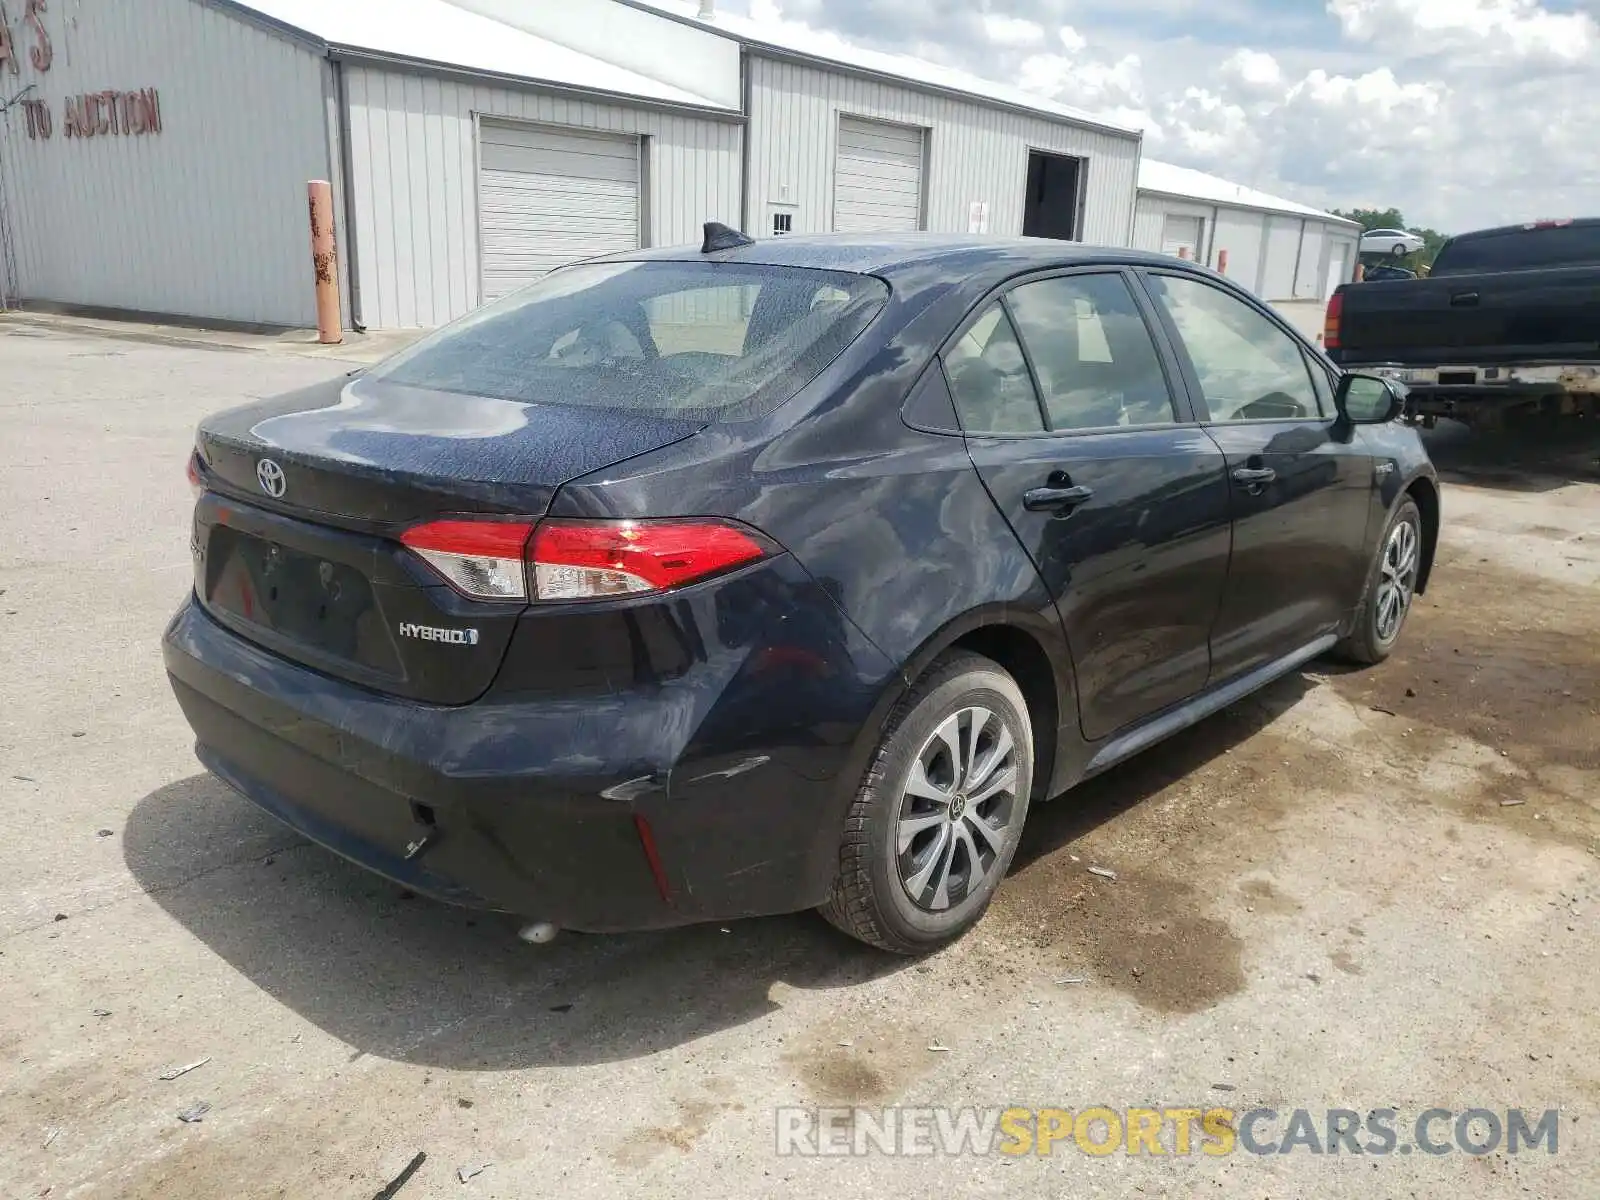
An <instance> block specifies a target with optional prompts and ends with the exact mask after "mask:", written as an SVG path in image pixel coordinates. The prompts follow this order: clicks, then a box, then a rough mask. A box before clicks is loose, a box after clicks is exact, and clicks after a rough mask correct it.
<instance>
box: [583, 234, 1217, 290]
mask: <svg viewBox="0 0 1600 1200" xmlns="http://www.w3.org/2000/svg"><path fill="white" fill-rule="evenodd" d="M591 261H599V262H637V261H658V262H659V261H668V262H701V261H705V262H718V263H747V264H750V265H759V266H772V267H811V268H817V269H825V270H833V271H849V272H853V273H855V274H860V275H877V276H881V277H883V278H885V279H889V280H891V281H892V280H893V279H894V277H895V276H897V275H903V274H908V273H913V272H916V271H919V270H921V269H924V268H928V267H938V268H940V269H942V270H946V271H959V272H961V273H962V274H964V275H972V276H976V275H982V276H985V277H993V278H996V279H1003V278H1006V277H1007V276H1009V275H1015V274H1018V273H1020V272H1023V271H1029V270H1039V269H1046V268H1050V267H1056V266H1060V267H1074V266H1124V265H1137V266H1152V267H1156V266H1159V267H1172V266H1181V265H1184V264H1183V260H1181V259H1175V258H1173V257H1172V256H1171V255H1170V254H1157V253H1154V252H1152V251H1146V250H1129V249H1126V248H1125V247H1120V246H1088V245H1084V244H1083V243H1081V242H1063V241H1058V240H1056V239H1054V238H1026V237H1025V238H1004V237H980V236H977V235H957V234H943V233H901V234H886V233H872V234H839V233H828V234H786V235H784V236H782V237H773V238H763V239H761V240H759V241H755V242H752V243H751V244H749V245H746V246H735V247H733V248H732V249H728V250H718V251H713V252H712V253H710V254H704V253H702V252H701V250H700V247H699V246H698V245H687V246H664V247H661V248H659V249H651V250H633V251H627V252H624V253H620V254H612V255H608V256H606V257H605V258H602V259H598V260H591ZM1187 265H1189V266H1190V267H1191V268H1194V267H1196V266H1197V264H1194V263H1190V264H1187Z"/></svg>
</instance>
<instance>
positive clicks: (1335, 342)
mask: <svg viewBox="0 0 1600 1200" xmlns="http://www.w3.org/2000/svg"><path fill="white" fill-rule="evenodd" d="M1343 315H1344V293H1343V292H1335V293H1334V294H1333V296H1332V298H1331V299H1330V300H1329V301H1328V315H1327V318H1326V319H1325V320H1324V321H1323V322H1322V348H1323V349H1324V350H1337V349H1338V348H1339V318H1340V317H1341V316H1343Z"/></svg>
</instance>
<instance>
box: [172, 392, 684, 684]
mask: <svg viewBox="0 0 1600 1200" xmlns="http://www.w3.org/2000/svg"><path fill="white" fill-rule="evenodd" d="M703 424H704V423H703V422H695V421H682V420H671V419H663V418H660V417H652V416H645V415H642V414H636V413H630V412H626V411H616V410H601V409H593V408H589V409H575V408H569V407H564V406H561V405H555V404H536V403H528V402H525V401H510V400H498V399H490V398H484V397H476V396H462V395H456V394H447V393H442V392H434V391H430V390H427V389H419V388H414V387H408V386H403V385H395V384H388V383H384V382H381V381H377V380H370V379H365V378H355V379H349V378H346V379H340V380H336V381H333V382H332V383H329V384H325V385H320V386H318V387H314V388H310V389H306V390H304V391H300V392H295V393H291V394H290V395H288V396H285V397H282V398H279V399H277V400H272V401H267V402H264V403H261V404H257V405H252V406H249V407H247V408H243V409H235V410H232V411H230V412H227V413H224V414H220V415H219V416H217V417H214V418H211V419H209V420H207V421H206V422H204V423H203V424H202V425H201V427H200V430H199V436H198V439H197V449H198V453H199V457H200V460H201V462H200V473H201V478H202V482H203V483H204V485H205V487H206V489H207V490H206V491H205V493H204V494H203V495H202V498H201V500H200V502H199V503H198V504H197V505H196V509H195V525H194V542H193V548H194V552H195V558H196V563H195V590H196V593H197V595H198V597H199V599H200V602H201V603H202V605H204V607H205V608H206V610H207V611H208V612H209V613H210V614H211V615H212V616H213V617H215V618H216V619H217V620H219V621H220V622H222V623H223V624H225V625H227V626H228V627H229V628H231V629H233V630H234V631H235V632H237V633H239V634H240V635H241V636H243V637H246V638H249V639H250V640H252V641H255V642H256V643H258V644H260V645H263V646H265V647H266V648H268V649H270V650H272V651H274V652H275V653H278V654H281V655H283V656H284V657H286V658H289V659H292V660H294V661H296V662H300V663H303V664H305V665H307V666H310V667H312V668H314V669H316V670H319V671H322V672H324V673H326V674H329V675H333V676H336V677H338V678H341V679H344V680H348V681H350V682H354V683H357V684H360V685H362V686H365V687H370V688H373V689H375V690H378V691H383V692H387V693H390V694H395V695H401V696H406V697H410V698H413V699H417V700H423V701H428V702H433V703H439V704H463V703H467V702H470V701H471V700H473V699H475V698H476V697H478V696H479V695H481V694H482V693H483V692H484V691H485V690H486V689H487V688H488V687H489V685H490V683H491V682H492V681H493V679H494V675H495V672H496V671H497V670H498V669H499V666H500V662H501V660H502V658H503V657H504V654H505V649H506V646H507V644H508V642H509V641H510V637H511V632H512V630H513V628H514V626H515V624H516V619H517V617H518V615H519V614H520V613H521V612H522V611H523V609H524V608H525V607H526V602H525V601H523V600H521V599H503V600H484V599H474V598H471V597H468V596H466V595H463V594H462V593H461V592H459V591H457V590H456V589H454V588H452V587H451V586H450V585H449V584H448V583H446V582H445V581H444V579H443V577H442V576H441V575H440V574H439V573H438V572H437V571H435V570H434V569H433V568H432V567H430V566H429V565H428V564H427V562H426V561H425V560H424V559H423V558H422V557H420V556H419V555H418V554H416V553H414V552H413V551H412V550H410V549H407V548H406V547H405V546H404V545H402V544H401V542H400V537H401V535H402V534H403V533H404V531H405V530H407V529H410V528H413V527H415V526H417V525H419V524H422V523H425V522H429V521H434V520H438V519H440V518H442V517H452V516H458V515H463V514H465V515H468V516H472V517H477V518H487V519H491V520H493V519H496V518H499V519H505V520H508V521H509V520H513V519H520V520H521V521H524V522H531V521H533V520H536V519H537V518H538V517H540V516H542V515H543V514H544V513H545V511H546V510H547V509H548V508H549V505H550V501H551V498H552V497H553V496H554V495H555V492H556V490H557V489H558V488H559V487H560V486H561V485H562V484H563V483H565V482H567V481H568V480H571V479H575V478H577V477H579V476H581V475H586V474H588V473H590V472H592V471H596V470H599V469H601V468H603V467H608V466H611V465H613V464H615V463H618V462H621V461H623V460H625V459H628V458H632V457H634V456H636V455H639V454H643V453H647V452H649V451H651V450H654V449H657V448H659V447H661V446H666V445H670V444H672V443H673V442H677V441H680V440H682V439H684V438H686V437H690V436H693V435H694V434H695V433H696V432H698V430H699V429H701V428H702V427H703Z"/></svg>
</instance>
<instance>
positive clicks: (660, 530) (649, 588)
mask: <svg viewBox="0 0 1600 1200" xmlns="http://www.w3.org/2000/svg"><path fill="white" fill-rule="evenodd" d="M768 553H769V549H768V546H767V545H766V544H765V543H763V542H761V541H759V540H757V538H756V537H755V536H754V535H753V534H752V533H750V532H749V531H747V530H745V529H742V528H740V527H739V526H737V525H733V524H730V523H728V522H725V521H709V520H683V521H676V520H675V521H543V522H540V524H539V527H538V528H537V529H536V530H534V534H533V545H532V547H531V548H530V550H529V554H528V557H529V559H530V560H531V561H532V563H533V578H534V589H533V590H534V595H535V596H536V597H537V598H538V599H540V600H593V599H600V598H603V597H606V596H628V595H636V594H638V593H640V592H655V591H661V590H663V589H665V588H673V587H681V586H682V585H683V584H686V583H692V582H694V581H695V580H697V579H704V578H706V577H707V576H708V575H716V574H718V573H720V572H722V571H728V570H731V569H733V568H734V567H738V566H742V565H744V564H745V563H748V562H754V561H755V560H756V559H758V558H764V557H765V556H766V555H767V554H768Z"/></svg>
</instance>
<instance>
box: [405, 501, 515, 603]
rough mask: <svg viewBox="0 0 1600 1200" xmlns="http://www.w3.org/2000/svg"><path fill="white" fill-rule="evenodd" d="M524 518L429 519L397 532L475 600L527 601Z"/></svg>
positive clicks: (452, 584)
mask: <svg viewBox="0 0 1600 1200" xmlns="http://www.w3.org/2000/svg"><path fill="white" fill-rule="evenodd" d="M532 532H533V525H532V524H531V523H529V522H527V521H492V520H477V521H474V520H465V521H456V520H452V521H430V522H429V523H428V524H426V525H418V526H416V528H414V529H408V530H406V531H405V532H404V533H402V534H401V535H400V541H401V542H402V543H403V544H405V545H406V546H409V547H410V548H411V549H412V550H415V551H416V552H417V553H418V554H419V555H421V556H422V558H423V559H424V560H425V561H426V562H427V563H428V565H429V566H431V567H432V568H433V569H434V570H435V571H437V572H439V574H441V575H443V576H444V578H445V580H446V581H447V582H448V583H449V584H450V586H451V587H453V588H455V589H456V591H458V592H460V593H462V594H463V595H466V596H471V597H473V598H474V599H477V600H526V599H527V598H528V580H527V575H526V572H525V571H524V570H523V552H524V551H525V550H526V549H527V545H528V536H529V535H530V534H531V533H532Z"/></svg>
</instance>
